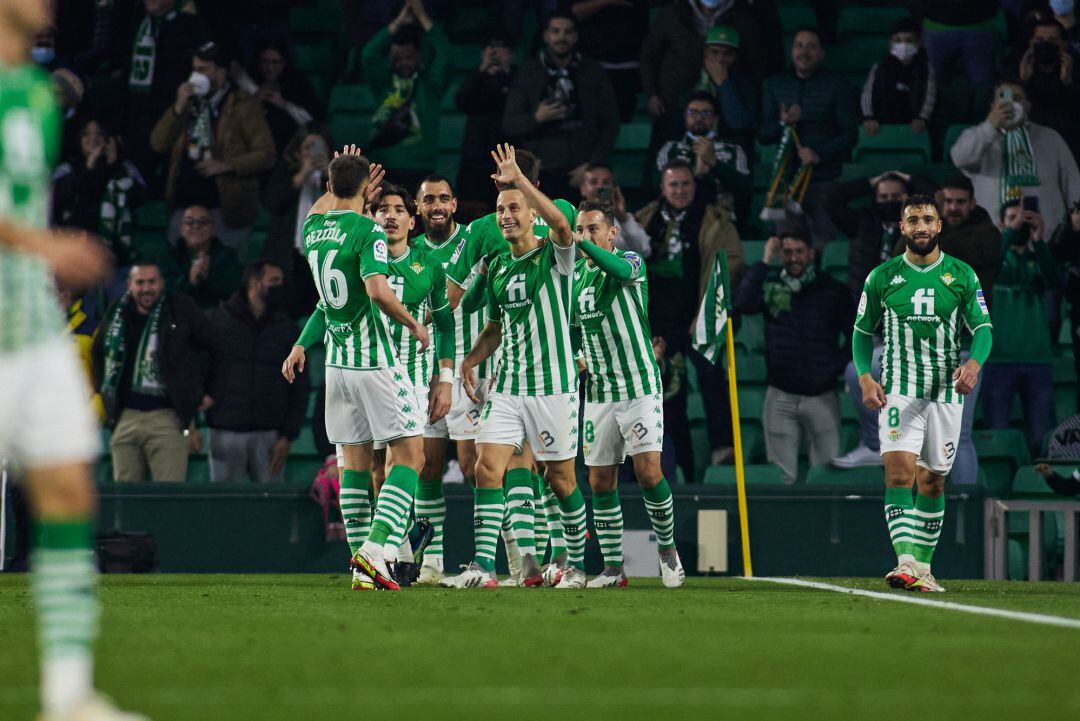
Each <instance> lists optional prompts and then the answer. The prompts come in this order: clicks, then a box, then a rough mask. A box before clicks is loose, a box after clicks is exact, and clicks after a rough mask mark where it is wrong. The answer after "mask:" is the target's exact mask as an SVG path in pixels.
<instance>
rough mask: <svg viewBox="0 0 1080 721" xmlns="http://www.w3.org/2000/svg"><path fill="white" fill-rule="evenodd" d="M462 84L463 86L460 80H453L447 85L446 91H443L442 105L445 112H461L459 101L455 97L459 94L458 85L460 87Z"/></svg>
mask: <svg viewBox="0 0 1080 721" xmlns="http://www.w3.org/2000/svg"><path fill="white" fill-rule="evenodd" d="M460 86H461V83H460V82H451V83H450V85H448V86H447V87H446V91H445V92H443V97H442V106H441V107H442V109H443V111H444V112H447V113H456V112H459V111H458V107H457V103H456V102H455V97H456V96H457V91H458V87H460Z"/></svg>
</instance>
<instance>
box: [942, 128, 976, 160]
mask: <svg viewBox="0 0 1080 721" xmlns="http://www.w3.org/2000/svg"><path fill="white" fill-rule="evenodd" d="M970 127H971V124H970V123H956V124H954V125H950V126H949V129H948V130H946V131H945V141H944V142H943V143H942V144H941V159H942V161H944V162H947V163H948V162H952V161H951V157H950V155H949V151H951V150H952V146H953V145H955V144H956V141H957V140H958V139H959V138H960V133H962V132H964V131H965V130H967V129H968V128H970Z"/></svg>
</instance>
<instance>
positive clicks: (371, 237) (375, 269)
mask: <svg viewBox="0 0 1080 721" xmlns="http://www.w3.org/2000/svg"><path fill="white" fill-rule="evenodd" d="M373 275H390V265H389V255H388V253H387V250H386V233H385V232H384V231H383V229H382V226H381V225H379V224H378V223H376V224H375V225H374V226H372V228H371V230H370V231H369V232H368V234H367V237H366V238H364V240H363V241H362V243H361V245H360V277H361V278H363V279H364V280H367V279H368V278H369V277H371V276H373Z"/></svg>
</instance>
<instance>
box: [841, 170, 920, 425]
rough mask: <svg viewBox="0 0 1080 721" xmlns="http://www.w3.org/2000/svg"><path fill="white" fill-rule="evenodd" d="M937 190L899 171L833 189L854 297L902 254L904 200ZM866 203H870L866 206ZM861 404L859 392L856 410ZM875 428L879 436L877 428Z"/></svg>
mask: <svg viewBox="0 0 1080 721" xmlns="http://www.w3.org/2000/svg"><path fill="white" fill-rule="evenodd" d="M913 190H914V192H913ZM935 190H936V184H934V183H933V182H932V181H928V180H924V179H922V178H920V177H919V176H917V175H910V174H908V173H901V172H900V171H897V170H890V171H889V172H887V173H882V174H880V175H876V176H874V177H873V178H870V179H869V180H867V179H866V178H855V179H853V180H848V181H846V182H842V183H839V184H837V185H836V187H835V188H833V191H832V192H831V193H830V194H829V199H828V211H829V217H830V218H832V221H833V223H835V224H836V227H837V228H839V229H840V232H842V233H843V234H844V235H846V236H847V237H848V238H850V239H851V244H850V247H849V250H848V281H847V284H848V288H849V289H850V290H851V294H852V297H853V298H858V297H859V294H860V293H862V289H863V284H864V283H865V282H866V276H868V275H869V274H870V271H871V270H873V269H874V268H876V267H877V266H878V265H880V264H881V263H884V262H885V261H886V260H889V259H890V258H893V257H895V256H896V254H897V252H898V251H899V248H898V244H900V243H902V240H901V238H900V207H901V206H902V205H903V203H904V201H905V200H907V198H908V196H909V195H912V194H933V192H934V191H935ZM865 200H870V201H871V202H869V203H864V202H863V201H865ZM853 367H854V366H853ZM861 405H862V395H861V391H860V395H859V403H858V404H857V406H856V407H858V406H861ZM874 428H875V430H874V433H875V437H876V433H877V430H876V429H877V426H875V427H874Z"/></svg>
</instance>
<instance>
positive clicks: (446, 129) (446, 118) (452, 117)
mask: <svg viewBox="0 0 1080 721" xmlns="http://www.w3.org/2000/svg"><path fill="white" fill-rule="evenodd" d="M467 120H468V118H466V117H465V116H464V115H458V114H456V113H455V114H444V115H443V116H442V117H441V118H439V150H455V151H457V152H459V153H460V152H461V145H462V143H463V142H464V140H465V122H466V121H467Z"/></svg>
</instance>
